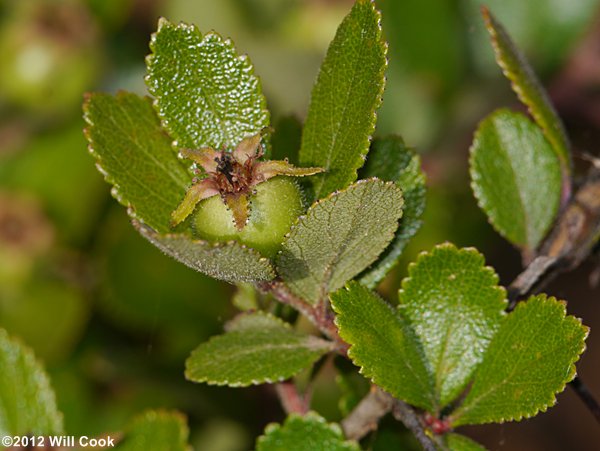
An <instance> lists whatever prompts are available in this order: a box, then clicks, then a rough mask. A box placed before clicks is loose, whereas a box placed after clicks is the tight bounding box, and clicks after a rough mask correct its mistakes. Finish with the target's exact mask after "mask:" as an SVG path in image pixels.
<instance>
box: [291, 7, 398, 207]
mask: <svg viewBox="0 0 600 451" xmlns="http://www.w3.org/2000/svg"><path fill="white" fill-rule="evenodd" d="M386 51H387V45H386V44H385V43H384V41H383V40H382V36H381V25H380V14H379V12H378V11H377V10H375V5H374V4H373V2H372V0H357V1H356V3H355V4H354V7H353V8H352V11H350V14H348V16H346V18H345V19H344V21H343V22H342V23H341V25H340V27H339V28H338V31H337V33H336V35H335V38H334V39H333V41H332V43H331V45H330V46H329V50H328V51H327V56H326V57H325V61H323V64H322V66H321V71H320V73H319V77H318V79H317V83H316V84H315V86H314V88H313V91H312V96H311V102H310V107H309V110H308V116H307V118H306V123H305V126H304V131H303V134H302V147H301V148H300V165H301V166H306V167H310V166H315V167H322V168H325V170H326V172H325V173H324V174H321V175H318V176H315V177H311V179H310V182H311V184H312V188H313V193H314V198H315V199H321V198H323V197H325V196H326V195H328V194H329V193H331V192H333V191H335V190H336V189H339V188H344V187H346V186H347V185H349V184H350V183H352V182H354V181H355V180H356V171H357V169H358V168H360V167H361V166H362V164H363V161H364V157H365V155H366V154H367V152H368V150H369V138H370V136H371V134H372V133H373V130H374V129H375V110H376V109H377V108H378V107H379V105H380V104H381V96H382V94H383V86H384V72H385V68H386V66H387V61H386V56H385V55H386Z"/></svg>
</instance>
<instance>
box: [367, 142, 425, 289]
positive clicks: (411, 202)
mask: <svg viewBox="0 0 600 451" xmlns="http://www.w3.org/2000/svg"><path fill="white" fill-rule="evenodd" d="M359 174H360V177H361V178H368V177H377V178H380V179H382V180H386V181H390V182H396V184H397V185H398V187H400V189H401V190H402V197H403V198H404V210H403V214H402V220H401V221H400V225H399V226H398V230H396V235H395V236H394V239H393V240H392V242H391V243H390V245H389V246H388V248H387V249H386V250H385V251H384V252H383V254H381V256H380V257H379V259H377V261H376V262H375V263H374V264H373V265H372V266H371V267H370V268H368V269H367V270H366V271H365V272H364V273H363V275H362V276H361V278H360V282H361V283H362V284H364V285H366V286H368V287H369V288H373V287H375V286H376V285H377V284H378V283H379V282H381V280H383V278H384V277H385V275H386V274H387V273H388V272H389V271H390V270H391V269H392V268H393V267H394V266H395V265H396V263H397V262H398V259H399V258H400V255H401V254H402V251H403V250H404V247H405V246H406V244H407V243H408V241H409V240H410V239H411V238H412V237H413V236H414V235H415V234H416V233H417V232H418V231H419V228H420V227H421V224H422V221H421V215H422V214H423V211H424V210H425V175H424V174H423V172H422V171H421V159H420V158H419V156H418V155H417V154H416V153H415V151H414V150H413V149H411V148H409V147H406V146H405V145H404V141H403V140H402V138H400V137H399V136H390V137H387V138H383V139H377V140H375V141H373V144H371V150H370V151H369V156H368V158H367V163H366V164H365V166H364V167H363V168H362V169H361V171H360V172H359Z"/></svg>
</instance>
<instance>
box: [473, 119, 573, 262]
mask: <svg viewBox="0 0 600 451" xmlns="http://www.w3.org/2000/svg"><path fill="white" fill-rule="evenodd" d="M470 172H471V186H472V188H473V192H474V194H475V197H476V198H477V200H478V202H479V205H480V207H481V208H482V209H483V210H484V211H485V213H486V214H487V216H488V218H489V220H490V222H491V223H492V225H493V226H494V228H495V229H496V230H497V231H498V232H499V233H500V234H501V235H503V236H504V237H505V238H506V239H507V240H509V241H510V242H512V243H513V244H515V245H516V246H520V247H522V248H524V249H526V250H533V249H535V248H536V247H537V246H538V245H539V244H540V242H541V241H542V239H543V238H544V236H545V235H546V233H547V232H548V230H549V229H550V227H551V225H552V223H553V221H554V219H555V217H556V214H557V212H558V208H559V204H560V196H561V173H560V162H559V161H558V158H557V157H556V154H555V153H554V152H553V151H552V148H551V147H550V145H549V144H548V141H547V140H546V139H545V137H544V134H543V133H542V131H541V130H540V129H539V127H537V126H536V125H535V124H534V123H533V122H531V121H530V120H529V119H528V118H527V117H526V116H524V115H523V114H520V113H515V112H512V111H509V110H505V109H500V110H498V111H496V112H494V113H493V114H491V115H489V116H488V117H487V118H486V119H484V120H483V121H482V122H481V124H479V128H478V129H477V132H476V133H475V138H474V140H473V145H472V146H471V158H470Z"/></svg>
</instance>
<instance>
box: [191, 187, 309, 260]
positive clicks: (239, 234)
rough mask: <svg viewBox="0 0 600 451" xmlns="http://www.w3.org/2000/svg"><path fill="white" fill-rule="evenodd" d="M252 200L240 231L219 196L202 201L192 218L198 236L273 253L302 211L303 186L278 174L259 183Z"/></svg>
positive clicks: (270, 254)
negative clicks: (301, 188)
mask: <svg viewBox="0 0 600 451" xmlns="http://www.w3.org/2000/svg"><path fill="white" fill-rule="evenodd" d="M249 200H250V216H249V218H248V223H247V224H246V226H245V227H244V228H243V229H242V230H241V231H239V230H237V229H236V227H235V224H234V220H233V215H232V213H231V211H230V210H229V208H228V207H227V206H226V205H225V204H224V203H223V201H222V200H221V198H220V197H219V196H213V197H211V198H209V199H206V200H204V201H202V202H201V203H200V204H199V205H198V208H197V209H196V215H195V216H194V218H193V227H194V230H195V232H196V234H197V236H198V237H199V238H202V239H205V240H208V241H218V242H225V241H231V240H235V241H238V242H239V243H242V244H245V245H247V246H248V247H251V248H253V249H256V250H257V251H259V252H260V253H261V254H263V255H265V256H267V257H272V256H274V255H275V254H276V253H277V251H278V250H279V248H280V247H281V243H282V241H283V237H284V236H285V234H286V233H288V232H289V231H290V228H291V226H292V224H293V223H294V221H295V220H296V218H298V216H300V214H301V213H302V194H301V192H300V188H298V186H297V185H296V183H295V182H294V181H293V180H291V179H290V178H288V177H275V178H273V179H270V180H267V181H266V182H263V183H259V184H258V185H257V186H256V189H255V194H254V195H252V196H250V199H249Z"/></svg>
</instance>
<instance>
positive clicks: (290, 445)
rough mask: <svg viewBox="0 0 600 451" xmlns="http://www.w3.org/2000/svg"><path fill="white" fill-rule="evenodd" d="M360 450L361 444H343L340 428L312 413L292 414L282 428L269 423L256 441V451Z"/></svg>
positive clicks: (350, 442) (348, 442)
mask: <svg viewBox="0 0 600 451" xmlns="http://www.w3.org/2000/svg"><path fill="white" fill-rule="evenodd" d="M307 450H311V451H360V447H359V446H358V443H356V442H354V441H344V435H343V434H342V429H341V428H340V426H339V425H337V424H335V423H327V422H326V421H325V419H324V418H323V417H321V416H320V415H318V414H316V413H314V412H309V413H307V414H306V415H304V416H300V415H297V414H292V415H290V416H288V417H287V419H286V420H285V423H283V425H280V424H273V423H272V424H270V425H268V426H267V428H266V429H265V434H264V435H262V436H260V437H259V438H258V440H257V441H256V451H307Z"/></svg>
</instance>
